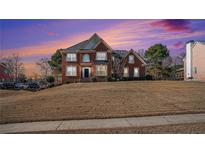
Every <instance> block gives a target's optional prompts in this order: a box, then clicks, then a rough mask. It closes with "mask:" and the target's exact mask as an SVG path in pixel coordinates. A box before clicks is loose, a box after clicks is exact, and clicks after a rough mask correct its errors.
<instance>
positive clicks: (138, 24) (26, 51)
mask: <svg viewBox="0 0 205 154" xmlns="http://www.w3.org/2000/svg"><path fill="white" fill-rule="evenodd" d="M93 33H97V34H99V36H101V37H102V38H103V39H104V40H105V41H106V42H107V43H108V44H109V45H110V46H111V47H112V48H113V49H126V50H129V49H131V48H132V49H134V50H139V49H145V50H146V49H147V48H148V47H150V46H151V45H153V44H155V43H162V44H165V45H167V47H168V48H169V50H170V53H171V55H177V54H179V53H180V52H182V51H183V50H184V46H185V42H187V41H189V40H205V20H0V56H1V57H2V56H9V55H11V54H12V53H16V54H18V55H20V56H21V57H22V60H23V62H24V63H25V68H26V71H27V73H29V74H31V73H32V72H35V71H37V68H36V65H35V62H36V61H37V60H39V59H40V58H42V57H49V56H50V55H51V54H53V53H54V52H55V51H56V50H57V49H59V48H67V47H69V46H71V45H74V44H76V43H78V42H80V41H83V40H86V39H88V38H89V37H90V36H91V35H93Z"/></svg>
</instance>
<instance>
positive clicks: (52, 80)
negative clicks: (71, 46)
mask: <svg viewBox="0 0 205 154" xmlns="http://www.w3.org/2000/svg"><path fill="white" fill-rule="evenodd" d="M46 81H47V82H49V83H53V82H55V78H54V77H53V76H48V77H47V78H46Z"/></svg>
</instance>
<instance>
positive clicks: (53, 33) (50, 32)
mask: <svg viewBox="0 0 205 154" xmlns="http://www.w3.org/2000/svg"><path fill="white" fill-rule="evenodd" d="M47 34H48V36H56V35H57V33H56V32H52V31H49V32H48V33H47Z"/></svg>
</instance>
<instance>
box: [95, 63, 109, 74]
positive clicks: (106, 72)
mask: <svg viewBox="0 0 205 154" xmlns="http://www.w3.org/2000/svg"><path fill="white" fill-rule="evenodd" d="M99 66H104V67H106V71H105V74H98V69H97V67H99ZM96 76H107V65H96Z"/></svg>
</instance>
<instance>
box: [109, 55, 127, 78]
mask: <svg viewBox="0 0 205 154" xmlns="http://www.w3.org/2000/svg"><path fill="white" fill-rule="evenodd" d="M126 62H127V58H123V57H114V58H113V62H112V66H113V67H112V68H113V74H114V76H115V77H119V78H122V77H123V73H124V67H125V64H126Z"/></svg>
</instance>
